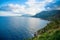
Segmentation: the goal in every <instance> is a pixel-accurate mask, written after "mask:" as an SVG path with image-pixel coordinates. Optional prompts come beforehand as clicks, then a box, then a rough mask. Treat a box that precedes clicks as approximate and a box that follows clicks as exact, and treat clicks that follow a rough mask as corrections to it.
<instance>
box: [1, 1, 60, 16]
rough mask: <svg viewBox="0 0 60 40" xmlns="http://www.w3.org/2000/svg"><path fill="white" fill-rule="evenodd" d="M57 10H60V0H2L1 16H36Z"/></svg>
mask: <svg viewBox="0 0 60 40" xmlns="http://www.w3.org/2000/svg"><path fill="white" fill-rule="evenodd" d="M55 8H57V9H60V0H0V16H21V15H23V14H30V15H35V14H36V13H39V12H41V11H43V10H51V9H55Z"/></svg>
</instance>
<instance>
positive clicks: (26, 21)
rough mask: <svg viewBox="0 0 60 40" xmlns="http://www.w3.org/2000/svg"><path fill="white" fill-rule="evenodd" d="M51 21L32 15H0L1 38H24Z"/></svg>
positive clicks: (22, 39)
mask: <svg viewBox="0 0 60 40" xmlns="http://www.w3.org/2000/svg"><path fill="white" fill-rule="evenodd" d="M48 23H49V21H47V20H42V19H40V18H32V17H16V16H15V17H0V40H24V39H25V38H31V37H34V33H35V32H36V31H38V30H40V29H42V28H44V27H45V26H46V25H47V24H48Z"/></svg>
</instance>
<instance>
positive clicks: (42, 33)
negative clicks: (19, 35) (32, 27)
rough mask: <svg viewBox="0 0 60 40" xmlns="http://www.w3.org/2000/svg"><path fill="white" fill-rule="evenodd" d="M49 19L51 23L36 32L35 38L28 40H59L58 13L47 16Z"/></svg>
mask: <svg viewBox="0 0 60 40" xmlns="http://www.w3.org/2000/svg"><path fill="white" fill-rule="evenodd" d="M46 15H47V14H46ZM49 15H50V14H49ZM46 18H47V17H46ZM49 19H51V22H50V23H49V24H47V26H46V27H44V28H43V29H41V30H38V31H37V36H35V37H33V38H31V39H29V40H60V12H59V11H57V12H56V14H55V15H53V16H49V18H48V20H49Z"/></svg>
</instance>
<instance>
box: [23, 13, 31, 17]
mask: <svg viewBox="0 0 60 40" xmlns="http://www.w3.org/2000/svg"><path fill="white" fill-rule="evenodd" d="M22 16H23V17H30V16H31V15H30V14H23V15H22Z"/></svg>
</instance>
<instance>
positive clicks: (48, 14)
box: [33, 10, 60, 19]
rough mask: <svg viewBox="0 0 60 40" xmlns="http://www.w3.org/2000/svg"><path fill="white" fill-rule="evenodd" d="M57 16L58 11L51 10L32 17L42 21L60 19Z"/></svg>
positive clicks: (59, 12)
mask: <svg viewBox="0 0 60 40" xmlns="http://www.w3.org/2000/svg"><path fill="white" fill-rule="evenodd" d="M55 15H56V16H55ZM59 15H60V10H51V11H42V12H40V13H38V14H36V15H35V16H33V17H37V18H42V19H50V18H52V17H56V18H58V17H60V16H59Z"/></svg>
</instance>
